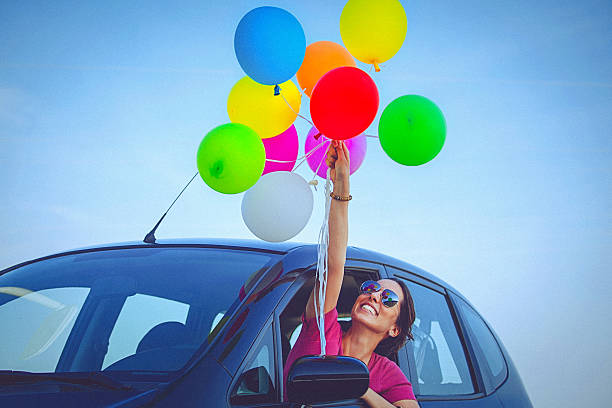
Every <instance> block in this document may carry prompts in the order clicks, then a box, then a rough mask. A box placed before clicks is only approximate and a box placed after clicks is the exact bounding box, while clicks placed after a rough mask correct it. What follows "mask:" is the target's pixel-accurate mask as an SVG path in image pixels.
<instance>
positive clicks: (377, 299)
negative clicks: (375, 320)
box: [370, 291, 381, 303]
mask: <svg viewBox="0 0 612 408" xmlns="http://www.w3.org/2000/svg"><path fill="white" fill-rule="evenodd" d="M380 294H381V292H380V291H378V292H372V293H370V299H372V300H374V302H377V303H380Z"/></svg>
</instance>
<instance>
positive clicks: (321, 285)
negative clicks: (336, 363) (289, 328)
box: [314, 168, 331, 356]
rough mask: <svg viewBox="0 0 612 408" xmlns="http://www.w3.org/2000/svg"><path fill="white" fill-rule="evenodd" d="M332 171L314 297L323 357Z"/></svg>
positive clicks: (326, 200) (320, 240)
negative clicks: (316, 288) (316, 289)
mask: <svg viewBox="0 0 612 408" xmlns="http://www.w3.org/2000/svg"><path fill="white" fill-rule="evenodd" d="M329 173H330V169H329V168H328V169H327V174H326V177H325V216H324V218H323V225H321V230H320V231H319V245H318V251H317V276H316V280H317V283H318V285H317V286H318V293H317V296H315V297H314V303H315V310H316V315H317V318H316V321H317V327H318V329H319V341H320V342H321V355H322V356H323V355H325V353H326V340H327V339H326V338H325V320H324V313H325V295H326V294H327V277H328V253H327V251H328V248H329V212H330V207H331V196H330V192H331V183H330V180H329Z"/></svg>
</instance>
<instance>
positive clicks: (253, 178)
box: [197, 0, 446, 242]
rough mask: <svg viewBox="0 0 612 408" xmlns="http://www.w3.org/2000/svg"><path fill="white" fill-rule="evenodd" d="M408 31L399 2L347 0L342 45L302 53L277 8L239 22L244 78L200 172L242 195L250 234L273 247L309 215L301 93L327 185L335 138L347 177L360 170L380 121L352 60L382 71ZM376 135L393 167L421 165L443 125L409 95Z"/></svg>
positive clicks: (297, 30) (300, 36)
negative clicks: (298, 123) (369, 132)
mask: <svg viewBox="0 0 612 408" xmlns="http://www.w3.org/2000/svg"><path fill="white" fill-rule="evenodd" d="M406 30H407V19H406V13H405V11H404V9H403V7H402V5H401V4H400V2H399V1H398V0H376V1H371V0H349V1H348V2H347V3H346V5H345V7H344V9H343V11H342V15H341V17H340V34H341V37H342V41H343V43H344V47H343V46H342V45H340V44H336V43H334V42H331V41H317V42H314V43H312V44H309V45H308V46H306V37H305V34H304V30H303V29H302V26H301V24H300V23H299V21H298V20H297V19H296V18H295V17H294V16H293V14H291V13H289V12H288V11H286V10H283V9H280V8H277V7H268V6H266V7H258V8H256V9H253V10H251V11H249V12H248V13H247V14H245V15H244V16H243V17H242V19H241V20H240V22H239V23H238V26H237V28H236V31H235V36H234V50H235V53H236V58H237V59H238V63H239V64H240V66H241V67H242V69H243V70H244V72H245V74H246V76H244V77H243V78H242V79H240V80H239V81H238V82H236V84H235V85H234V86H233V87H232V89H231V91H230V93H229V96H228V99H227V112H228V115H229V119H230V122H231V123H227V124H223V125H221V126H218V127H216V128H214V129H212V130H211V131H210V132H208V134H206V136H205V137H204V139H203V140H202V142H201V144H200V147H199V149H198V153H197V165H198V171H199V173H200V176H201V177H202V179H203V180H204V182H206V184H208V185H209V186H210V187H211V188H213V189H214V190H216V191H218V192H221V193H225V194H237V193H241V192H244V191H246V193H245V194H244V197H243V201H242V217H243V220H244V222H245V224H246V225H247V227H248V228H249V230H251V232H252V233H253V234H254V235H256V236H257V237H259V238H261V239H263V240H266V241H273V242H277V241H284V240H287V239H290V238H292V237H294V236H295V235H297V234H298V233H299V232H300V231H301V230H302V229H303V228H304V227H305V226H306V224H307V223H308V220H309V218H310V215H311V213H312V209H313V195H312V191H311V189H310V186H309V184H308V183H307V182H306V180H305V179H304V178H303V177H302V176H300V175H298V174H296V173H294V172H293V170H295V164H296V161H297V159H298V149H299V141H298V134H297V131H296V128H295V126H294V124H293V123H294V122H295V120H296V119H297V117H298V116H301V115H300V114H299V112H300V106H301V98H302V96H303V95H306V96H307V97H309V98H310V117H311V120H312V122H311V123H312V124H313V126H312V127H311V129H310V131H309V132H308V134H307V136H306V141H305V147H304V149H305V155H304V157H303V159H304V160H306V161H307V162H308V164H309V166H310V168H311V169H312V171H313V172H314V173H315V174H317V175H318V176H320V177H322V178H325V177H326V172H327V166H326V165H325V160H324V159H325V155H326V151H327V148H328V146H329V145H330V143H331V140H344V141H345V142H346V145H347V147H348V149H349V152H350V155H351V167H350V172H351V174H352V173H354V172H355V171H357V169H358V168H359V166H360V165H361V163H362V162H363V160H364V158H365V154H366V150H367V143H366V141H367V139H366V135H364V134H363V132H365V131H366V129H367V128H368V127H369V126H370V125H371V124H372V122H373V121H374V119H375V117H376V114H377V112H378V107H379V95H378V89H377V87H376V84H375V83H374V81H373V80H372V78H371V77H370V75H369V74H368V73H367V72H365V71H364V70H362V69H360V68H359V67H357V64H356V62H355V58H356V59H357V60H359V61H361V62H363V63H366V64H370V65H372V66H373V67H374V68H375V70H376V71H379V70H380V66H379V64H380V63H382V62H385V61H387V60H389V59H390V58H391V57H393V56H394V55H395V54H396V53H397V52H398V51H399V49H400V48H401V46H402V43H403V42H404V39H405V37H406ZM294 76H296V78H297V82H298V84H299V89H298V87H297V86H296V85H295V83H294V82H293V81H292V78H293V77H294ZM304 119H306V118H304ZM306 120H308V119H306ZM378 137H379V140H380V143H381V146H382V148H383V150H384V151H385V152H386V153H387V155H388V156H389V157H390V158H391V159H393V160H394V161H396V162H398V163H400V164H404V165H407V166H418V165H421V164H424V163H427V162H428V161H430V160H431V159H433V158H434V157H435V156H436V155H437V154H438V153H439V152H440V150H441V149H442V146H443V144H444V140H445V137H446V123H445V120H444V116H443V115H442V112H441V111H440V109H439V108H438V107H437V106H436V105H435V104H434V103H433V102H431V101H430V100H429V99H427V98H425V97H423V96H418V95H404V96H400V97H399V98H397V99H395V100H394V101H392V102H391V103H390V104H389V105H387V106H386V107H385V109H384V110H383V112H382V115H381V117H380V121H379V126H378Z"/></svg>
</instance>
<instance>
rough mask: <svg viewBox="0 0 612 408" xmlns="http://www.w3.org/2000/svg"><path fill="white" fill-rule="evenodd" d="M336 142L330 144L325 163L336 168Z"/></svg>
mask: <svg viewBox="0 0 612 408" xmlns="http://www.w3.org/2000/svg"><path fill="white" fill-rule="evenodd" d="M334 145H335V143H332V144H330V145H329V147H328V149H327V155H326V157H325V163H327V167H330V168H332V169H333V168H334V167H335V164H336V160H338V150H337V149H336V147H335V146H334Z"/></svg>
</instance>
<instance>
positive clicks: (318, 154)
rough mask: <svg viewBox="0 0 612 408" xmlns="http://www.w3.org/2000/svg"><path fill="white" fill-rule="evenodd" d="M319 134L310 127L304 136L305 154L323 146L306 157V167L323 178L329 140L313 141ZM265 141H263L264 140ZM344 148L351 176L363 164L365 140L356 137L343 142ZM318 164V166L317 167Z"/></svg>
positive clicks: (365, 148)
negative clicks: (347, 152) (349, 163)
mask: <svg viewBox="0 0 612 408" xmlns="http://www.w3.org/2000/svg"><path fill="white" fill-rule="evenodd" d="M317 134H319V131H318V130H317V128H316V127H314V126H313V127H312V128H311V129H310V131H309V132H308V135H307V136H306V144H305V147H304V149H305V152H306V153H308V152H310V151H311V150H312V149H314V148H315V147H317V146H318V145H320V144H321V143H324V144H325V146H322V147H319V148H318V149H317V150H316V151H315V152H314V153H313V154H312V155H310V157H308V159H307V161H308V165H309V166H310V168H311V169H312V171H313V172H315V173H317V176H319V177H321V178H325V176H326V175H327V174H326V173H327V165H326V164H325V154H326V152H327V148H328V146H329V143H330V139H328V138H327V137H325V136H324V135H320V136H319V139H315V136H316V135H317ZM264 141H265V139H264ZM344 143H346V147H348V150H349V156H350V161H351V165H350V173H351V174H353V173H354V172H356V171H357V169H358V168H359V167H360V166H361V163H363V159H364V158H365V154H366V150H367V146H368V145H367V138H366V136H365V135H358V136H355V137H352V138H350V139H347V140H345V141H344ZM319 164H320V165H319Z"/></svg>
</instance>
